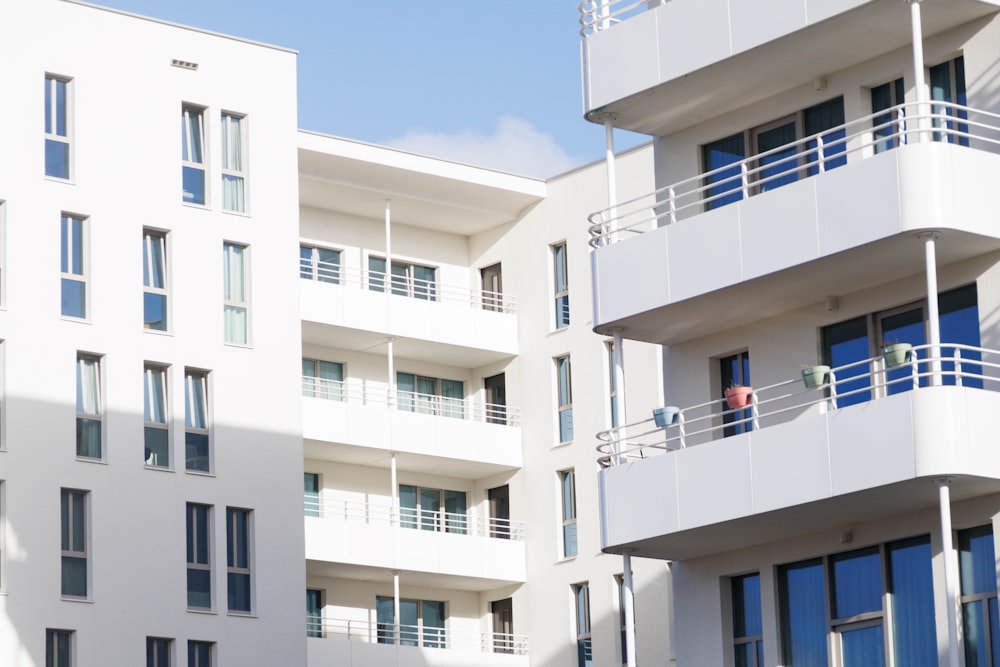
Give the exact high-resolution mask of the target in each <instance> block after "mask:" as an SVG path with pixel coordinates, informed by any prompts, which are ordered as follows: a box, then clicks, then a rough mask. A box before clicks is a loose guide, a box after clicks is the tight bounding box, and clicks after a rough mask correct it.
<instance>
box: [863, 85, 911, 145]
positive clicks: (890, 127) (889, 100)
mask: <svg viewBox="0 0 1000 667" xmlns="http://www.w3.org/2000/svg"><path fill="white" fill-rule="evenodd" d="M904 95H905V91H904V90H903V79H901V78H900V79H896V80H895V81H890V82H888V83H883V84H881V85H878V86H875V87H873V88H872V89H871V98H872V113H873V114H878V115H877V116H875V117H874V118H872V134H873V135H874V137H875V152H876V153H882V152H885V151H887V150H890V149H892V148H895V147H896V146H899V145H900V143H902V140H901V137H900V136H899V131H900V129H901V128H900V125H899V124H898V123H896V122H895V121H896V117H897V116H898V111H895V110H894V111H889V109H891V108H892V107H895V106H897V105H899V104H902V103H903V102H904V101H906V100H905V97H904ZM880 111H885V113H879V112H880Z"/></svg>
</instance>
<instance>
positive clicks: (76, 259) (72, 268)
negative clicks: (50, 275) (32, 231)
mask: <svg viewBox="0 0 1000 667" xmlns="http://www.w3.org/2000/svg"><path fill="white" fill-rule="evenodd" d="M74 223H78V224H79V231H78V232H76V231H75V230H74V227H75V226H76V225H75V224H74ZM77 240H79V243H77ZM59 253H60V263H59V277H60V311H59V313H60V316H61V317H63V318H65V319H69V320H75V321H88V320H89V319H90V218H89V217H88V216H85V215H80V214H77V213H69V212H67V211H63V212H62V213H61V214H60V222H59ZM77 264H79V266H77ZM69 283H78V284H79V289H80V291H81V294H82V297H81V298H80V304H79V306H80V308H81V309H82V313H81V314H79V315H75V314H73V313H72V312H70V313H67V312H66V311H67V304H66V294H67V287H68V286H69Z"/></svg>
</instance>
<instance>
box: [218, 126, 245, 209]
mask: <svg viewBox="0 0 1000 667" xmlns="http://www.w3.org/2000/svg"><path fill="white" fill-rule="evenodd" d="M246 155H247V154H246V117H245V116H241V115H239V114H234V113H230V112H228V111H223V112H222V208H223V209H224V210H226V211H235V212H236V213H246Z"/></svg>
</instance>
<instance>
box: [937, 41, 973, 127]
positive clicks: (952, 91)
mask: <svg viewBox="0 0 1000 667" xmlns="http://www.w3.org/2000/svg"><path fill="white" fill-rule="evenodd" d="M930 85H931V99H932V100H934V101H935V102H946V103H951V104H957V105H959V106H960V107H965V105H966V102H967V100H966V94H965V58H963V57H962V56H959V57H958V58H955V59H954V60H949V61H948V62H945V63H941V64H940V65H934V66H933V67H931V68H930ZM931 113H934V114H941V115H943V116H947V117H950V118H956V119H958V121H963V120H967V119H968V117H969V114H968V112H967V111H966V110H965V109H964V108H959V109H956V108H954V107H950V106H945V105H943V104H932V105H931ZM934 127H943V128H946V129H947V130H948V132H947V137H945V138H944V139H943V140H945V141H949V142H951V143H953V144H959V145H961V146H968V145H969V126H968V124H967V123H963V122H957V121H954V120H947V121H943V120H941V119H940V118H935V119H934ZM934 141H942V137H941V134H940V133H934Z"/></svg>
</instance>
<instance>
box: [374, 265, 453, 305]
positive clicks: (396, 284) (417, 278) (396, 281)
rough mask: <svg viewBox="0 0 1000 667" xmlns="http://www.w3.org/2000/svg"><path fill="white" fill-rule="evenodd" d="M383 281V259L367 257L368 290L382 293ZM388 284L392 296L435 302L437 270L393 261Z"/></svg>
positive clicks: (384, 277) (384, 278) (383, 288)
mask: <svg viewBox="0 0 1000 667" xmlns="http://www.w3.org/2000/svg"><path fill="white" fill-rule="evenodd" d="M385 280H386V275H385V258H384V257H374V256H369V257H368V289H370V290H372V291H375V292H384V291H385ZM389 282H390V290H391V291H392V293H393V294H396V295H399V296H407V297H411V298H413V299H424V300H426V301H437V269H435V268H434V267H431V266H422V265H420V264H411V263H408V262H402V261H399V262H397V261H394V262H393V263H392V275H391V276H390V278H389Z"/></svg>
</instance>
